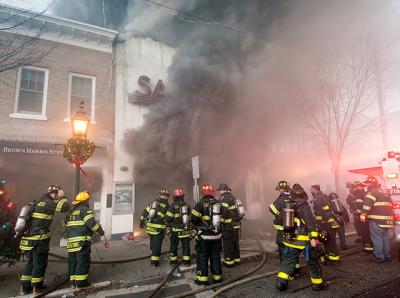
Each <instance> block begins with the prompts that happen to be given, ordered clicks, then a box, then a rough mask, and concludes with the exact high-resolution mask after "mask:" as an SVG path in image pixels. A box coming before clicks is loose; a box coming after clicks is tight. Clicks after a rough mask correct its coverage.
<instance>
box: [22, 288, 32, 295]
mask: <svg viewBox="0 0 400 298" xmlns="http://www.w3.org/2000/svg"><path fill="white" fill-rule="evenodd" d="M32 292H33V288H32V287H30V288H23V287H21V290H20V291H19V294H20V295H22V296H23V295H29V294H32Z"/></svg>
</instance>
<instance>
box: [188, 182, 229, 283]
mask: <svg viewBox="0 0 400 298" xmlns="http://www.w3.org/2000/svg"><path fill="white" fill-rule="evenodd" d="M200 193H201V199H200V201H199V202H198V203H197V204H196V205H195V207H194V208H193V210H192V217H191V222H192V224H193V226H194V227H195V228H196V230H197V235H196V239H197V240H196V252H197V260H196V261H197V269H196V283H197V284H199V285H207V284H208V261H210V269H211V273H212V279H213V281H214V283H219V282H221V281H222V268H221V255H220V252H221V237H222V231H221V221H223V218H222V217H221V204H220V203H219V202H218V201H217V200H216V199H215V196H214V193H215V192H214V189H213V188H212V186H211V185H208V184H204V185H202V186H201V189H200Z"/></svg>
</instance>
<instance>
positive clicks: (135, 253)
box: [0, 236, 400, 298]
mask: <svg viewBox="0 0 400 298" xmlns="http://www.w3.org/2000/svg"><path fill="white" fill-rule="evenodd" d="M259 238H262V237H259ZM269 239H271V238H269ZM148 241H149V240H148V239H147V237H146V236H142V237H139V238H137V239H135V240H132V241H123V240H119V241H112V242H110V243H111V247H110V248H108V249H106V248H104V247H103V243H101V242H98V243H94V244H93V245H92V261H93V262H97V261H107V262H109V261H118V262H117V263H115V264H92V266H91V269H90V274H89V279H90V281H91V282H92V283H93V284H94V285H95V287H96V288H95V289H92V291H89V292H85V293H75V295H81V296H85V297H96V298H100V297H120V298H127V297H146V296H148V295H149V294H150V293H151V291H153V290H154V289H155V288H156V287H157V286H158V284H159V283H160V282H161V281H162V280H163V279H164V278H165V276H166V275H167V274H168V273H169V272H170V270H171V267H170V265H169V260H168V256H169V255H168V253H166V254H164V255H163V256H162V258H161V266H160V267H158V268H155V269H153V268H151V266H150V265H149V259H148V258H145V257H146V256H148V255H149V243H148ZM260 242H261V245H262V247H263V249H264V250H265V251H267V252H270V253H269V254H268V258H267V262H266V264H265V265H264V266H263V267H262V268H261V269H260V270H258V271H257V272H255V273H254V274H253V275H252V276H254V275H258V274H262V273H266V272H270V271H275V270H277V269H278V268H279V262H278V258H277V255H276V254H275V253H273V251H274V250H275V244H274V243H273V242H274V241H272V240H261V241H260ZM348 244H349V245H350V246H351V247H353V248H355V247H357V244H355V243H354V237H350V238H349V240H348ZM193 245H194V241H192V246H193ZM241 248H242V250H243V253H242V259H243V263H242V265H240V266H239V267H235V268H224V270H223V272H224V273H223V275H224V279H226V280H229V279H231V278H234V277H238V276H239V275H241V274H243V273H244V272H247V271H249V270H250V269H252V268H254V267H256V266H257V265H258V264H259V262H260V257H257V255H258V251H260V247H259V245H258V243H257V241H256V240H255V239H247V240H245V241H241ZM162 250H163V251H164V252H168V250H169V239H168V237H167V239H166V241H164V244H163V249H162ZM192 252H194V249H192ZM51 253H55V254H58V255H60V256H63V257H67V252H66V250H65V248H60V247H52V248H51ZM393 257H394V261H392V262H391V263H384V264H375V263H373V262H371V259H372V257H371V256H365V255H360V254H358V253H357V254H354V255H350V256H347V257H345V258H343V260H342V265H341V266H340V267H326V266H324V267H323V272H324V279H325V280H326V281H328V282H329V284H330V286H331V288H330V290H329V291H325V292H322V293H318V294H316V293H313V292H312V290H311V288H310V281H309V274H308V272H307V269H306V268H302V276H301V277H300V278H298V279H296V280H294V281H291V282H290V287H289V289H288V291H287V292H285V293H281V292H279V291H277V290H276V289H275V282H276V278H275V276H272V277H269V278H263V279H260V280H256V281H253V282H250V283H247V284H245V285H242V286H240V287H237V288H235V289H233V290H229V291H227V292H225V293H224V294H223V295H221V297H278V296H279V297H286V296H296V297H297V296H299V297H310V296H318V297H398V296H400V295H399V294H397V293H400V266H399V263H398V261H397V258H398V256H397V251H395V249H393ZM133 258H144V259H142V260H138V261H134V262H126V261H123V260H125V259H133ZM192 263H195V260H194V259H193V260H192ZM303 263H304V261H303ZM24 264H25V263H24V262H22V261H21V262H19V263H17V264H15V265H14V266H11V267H6V266H2V267H0V297H13V296H15V295H16V294H17V293H18V290H19V277H18V274H19V273H20V272H21V271H22V269H23V266H24ZM181 270H182V272H181V276H174V277H172V278H171V280H169V281H168V283H167V285H166V286H165V287H164V288H163V291H162V294H161V295H160V296H159V297H168V296H172V295H175V294H178V293H182V292H186V291H189V290H192V289H197V288H198V286H197V285H195V283H194V279H195V265H194V264H193V265H192V266H191V267H189V268H186V267H181ZM66 272H67V263H66V262H65V260H61V261H60V260H59V259H56V258H54V257H50V258H49V265H48V269H47V272H46V277H45V282H46V284H47V285H51V284H52V282H53V279H57V278H58V279H60V277H64V278H65V276H66ZM212 293H214V292H213V291H212V290H209V291H206V292H203V293H200V294H196V296H195V297H209V296H210V295H211V294H212ZM71 294H72V288H70V287H69V286H68V285H67V286H66V287H64V288H63V289H61V290H59V291H58V292H55V293H52V295H50V296H49V297H62V296H63V297H68V295H71ZM27 297H28V296H27Z"/></svg>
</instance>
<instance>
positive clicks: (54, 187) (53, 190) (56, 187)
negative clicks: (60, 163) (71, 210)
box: [47, 184, 61, 194]
mask: <svg viewBox="0 0 400 298" xmlns="http://www.w3.org/2000/svg"><path fill="white" fill-rule="evenodd" d="M60 189H61V188H60V186H59V185H55V184H52V185H49V186H48V187H47V193H48V194H51V193H58V191H59V190H60Z"/></svg>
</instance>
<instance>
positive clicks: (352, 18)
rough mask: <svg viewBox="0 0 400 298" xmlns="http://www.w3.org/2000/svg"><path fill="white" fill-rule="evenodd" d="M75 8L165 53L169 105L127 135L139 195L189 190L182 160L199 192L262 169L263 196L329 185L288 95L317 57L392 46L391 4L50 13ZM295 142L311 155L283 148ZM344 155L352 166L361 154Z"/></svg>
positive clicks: (318, 147) (280, 3) (194, 4)
mask: <svg viewBox="0 0 400 298" xmlns="http://www.w3.org/2000/svg"><path fill="white" fill-rule="evenodd" d="M78 2H79V5H83V6H85V7H86V9H82V10H81V11H85V13H86V15H85V16H82V17H80V18H79V20H80V21H88V22H92V21H93V22H94V23H95V24H97V25H103V23H104V15H105V16H106V20H107V23H110V24H114V23H115V24H117V23H118V24H117V25H115V27H116V28H118V29H119V30H120V36H122V37H129V35H130V34H134V35H135V34H136V35H137V34H139V35H141V36H148V37H152V38H155V39H157V40H160V41H164V42H166V43H168V44H169V45H171V46H173V47H175V48H176V49H177V51H176V55H175V57H174V59H173V62H172V64H171V65H170V67H169V69H168V82H167V88H168V92H169V94H171V96H169V97H168V98H166V99H165V100H164V101H163V102H162V103H161V104H159V105H157V106H154V107H152V108H151V109H150V112H149V113H148V114H147V116H146V119H145V122H144V125H143V127H142V128H140V129H139V130H138V131H132V132H129V133H127V142H126V146H127V148H128V149H129V151H130V152H131V153H132V154H133V155H134V157H135V164H134V168H135V174H134V180H135V181H136V182H141V183H142V184H154V185H166V184H167V185H171V186H172V185H173V186H175V185H177V184H179V185H181V184H184V183H186V182H187V183H189V181H190V179H191V175H190V158H191V157H192V156H193V155H199V156H200V161H201V165H200V168H201V174H202V181H203V182H211V183H217V182H221V181H226V182H228V183H231V184H234V185H243V180H245V179H246V178H247V176H248V174H249V173H251V172H252V171H253V170H254V168H262V169H264V173H263V174H264V177H265V178H266V179H268V187H269V188H268V189H273V187H272V186H271V184H273V183H275V182H276V181H277V180H280V179H281V178H287V179H289V180H290V181H291V182H295V181H296V182H300V183H303V182H304V183H307V184H312V183H316V182H319V183H320V184H321V185H323V186H324V185H327V184H332V183H331V181H330V180H331V176H330V175H331V174H330V165H329V161H328V158H327V154H326V151H325V149H324V147H323V145H322V144H321V142H319V143H318V141H317V142H316V143H315V144H313V143H312V142H310V140H309V139H307V137H308V136H307V135H310V132H311V131H310V129H309V127H306V126H305V124H304V118H307V117H310V114H312V113H314V112H318V111H315V110H309V111H304V109H301V108H300V107H299V105H298V103H299V102H301V94H300V92H299V89H298V88H297V86H296V85H297V84H299V85H300V84H303V85H305V84H304V81H313V79H312V78H314V77H315V71H318V67H319V63H320V61H321V60H323V59H324V58H326V56H329V57H333V58H334V59H335V60H336V61H339V62H340V63H343V64H345V63H347V62H348V60H349V57H351V55H352V53H353V50H354V49H356V50H357V47H359V45H360V41H362V40H363V39H365V38H369V39H371V40H372V41H373V42H374V43H375V42H377V43H378V44H379V47H380V48H384V47H385V45H386V44H391V45H393V43H391V41H392V40H396V38H397V40H398V32H397V31H398V30H397V28H398V25H399V22H398V18H397V16H396V13H397V12H398V11H399V10H400V7H399V4H398V2H397V1H385V3H383V2H382V3H381V2H379V3H378V2H377V1H374V0H354V1H344V0H335V1H330V2H323V1H319V0H304V1H294V0H293V1H289V0H276V1H267V0H249V1H243V0H241V1H239V0H218V1H215V0H176V1H161V0H157V2H159V3H161V4H162V5H167V6H171V7H175V8H177V9H178V10H180V11H185V12H186V13H182V12H177V11H171V10H169V9H167V8H163V7H160V6H157V5H154V4H151V3H149V1H146V0H136V1H123V0H112V1H110V0H105V1H96V2H97V6H96V5H95V6H96V7H95V8H94V9H88V8H90V7H91V6H90V5H87V3H95V1H58V2H56V3H59V8H58V10H57V11H58V12H63V11H76V10H78V8H77V7H76V6H75V7H74V8H71V7H73V5H72V4H73V3H75V5H78ZM103 2H104V3H105V14H103V9H102V3H103ZM111 3H112V4H114V3H116V4H115V7H116V8H117V10H118V9H121V11H120V13H118V12H117V13H116V15H117V16H119V17H116V16H113V17H110V16H111V15H112V14H111V13H110V12H109V11H108V8H107V7H108V6H109V5H111ZM121 3H122V4H121ZM119 5H121V6H119ZM63 7H64V9H63ZM118 7H119V8H118ZM70 16H71V17H74V16H73V15H70ZM109 17H110V19H107V18H109ZM216 23H220V24H216ZM221 24H225V25H228V26H224V25H221ZM229 26H231V27H234V28H228V27H229ZM238 28H239V29H240V30H241V31H244V32H247V34H245V33H243V32H238V30H237V29H238ZM240 30H239V31H240ZM392 50H394V47H393V48H392ZM387 53H388V49H385V50H382V51H381V52H380V53H379V54H380V55H382V56H385V55H387ZM396 53H398V51H396ZM324 56H325V57H324ZM393 56H395V57H397V54H396V55H393ZM395 80H397V77H395V76H393V81H395ZM314 82H315V80H314ZM309 85H311V84H309ZM305 87H306V88H305V89H307V88H310V89H312V88H313V87H308V86H307V85H305ZM392 87H393V86H392ZM306 91H307V90H306ZM313 91H314V90H313ZM318 99H319V98H318V97H317V98H316V100H318ZM311 108H313V107H311ZM371 110H372V111H371V115H376V111H375V110H374V106H373V105H371ZM374 113H375V114H374ZM311 134H312V132H311ZM362 137H363V138H365V136H362ZM358 139H361V137H358ZM365 139H366V138H365ZM302 140H304V144H306V143H307V144H308V145H309V146H310V145H311V146H312V147H313V148H306V147H305V148H304V149H305V150H306V151H307V150H308V151H309V152H312V153H311V154H308V155H307V154H306V153H304V152H303V153H302V154H296V152H295V151H296V150H293V149H294V148H295V147H296V146H297V145H296V144H289V146H287V145H288V143H296V142H299V141H302ZM373 142H374V143H377V142H378V141H373ZM300 143H301V142H300ZM304 144H303V145H304ZM299 145H302V144H299ZM278 147H279V148H278ZM286 147H290V148H289V150H286ZM364 147H365V148H370V147H368V146H364ZM273 148H275V149H273ZM309 149H312V150H309ZM356 150H357V151H356V152H357V157H358V156H363V154H366V153H368V152H360V148H359V146H358V147H357V148H356ZM286 151H288V154H285V152H286ZM315 153H318V154H315ZM351 153H352V152H350V150H349V151H348V152H345V155H346V156H345V159H344V163H345V162H348V163H350V162H351V161H352V160H354V159H355V156H354V154H351ZM299 157H301V158H299ZM343 172H345V169H343ZM353 178H354V177H353ZM324 183H326V184H324ZM137 189H139V187H138V188H137Z"/></svg>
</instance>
